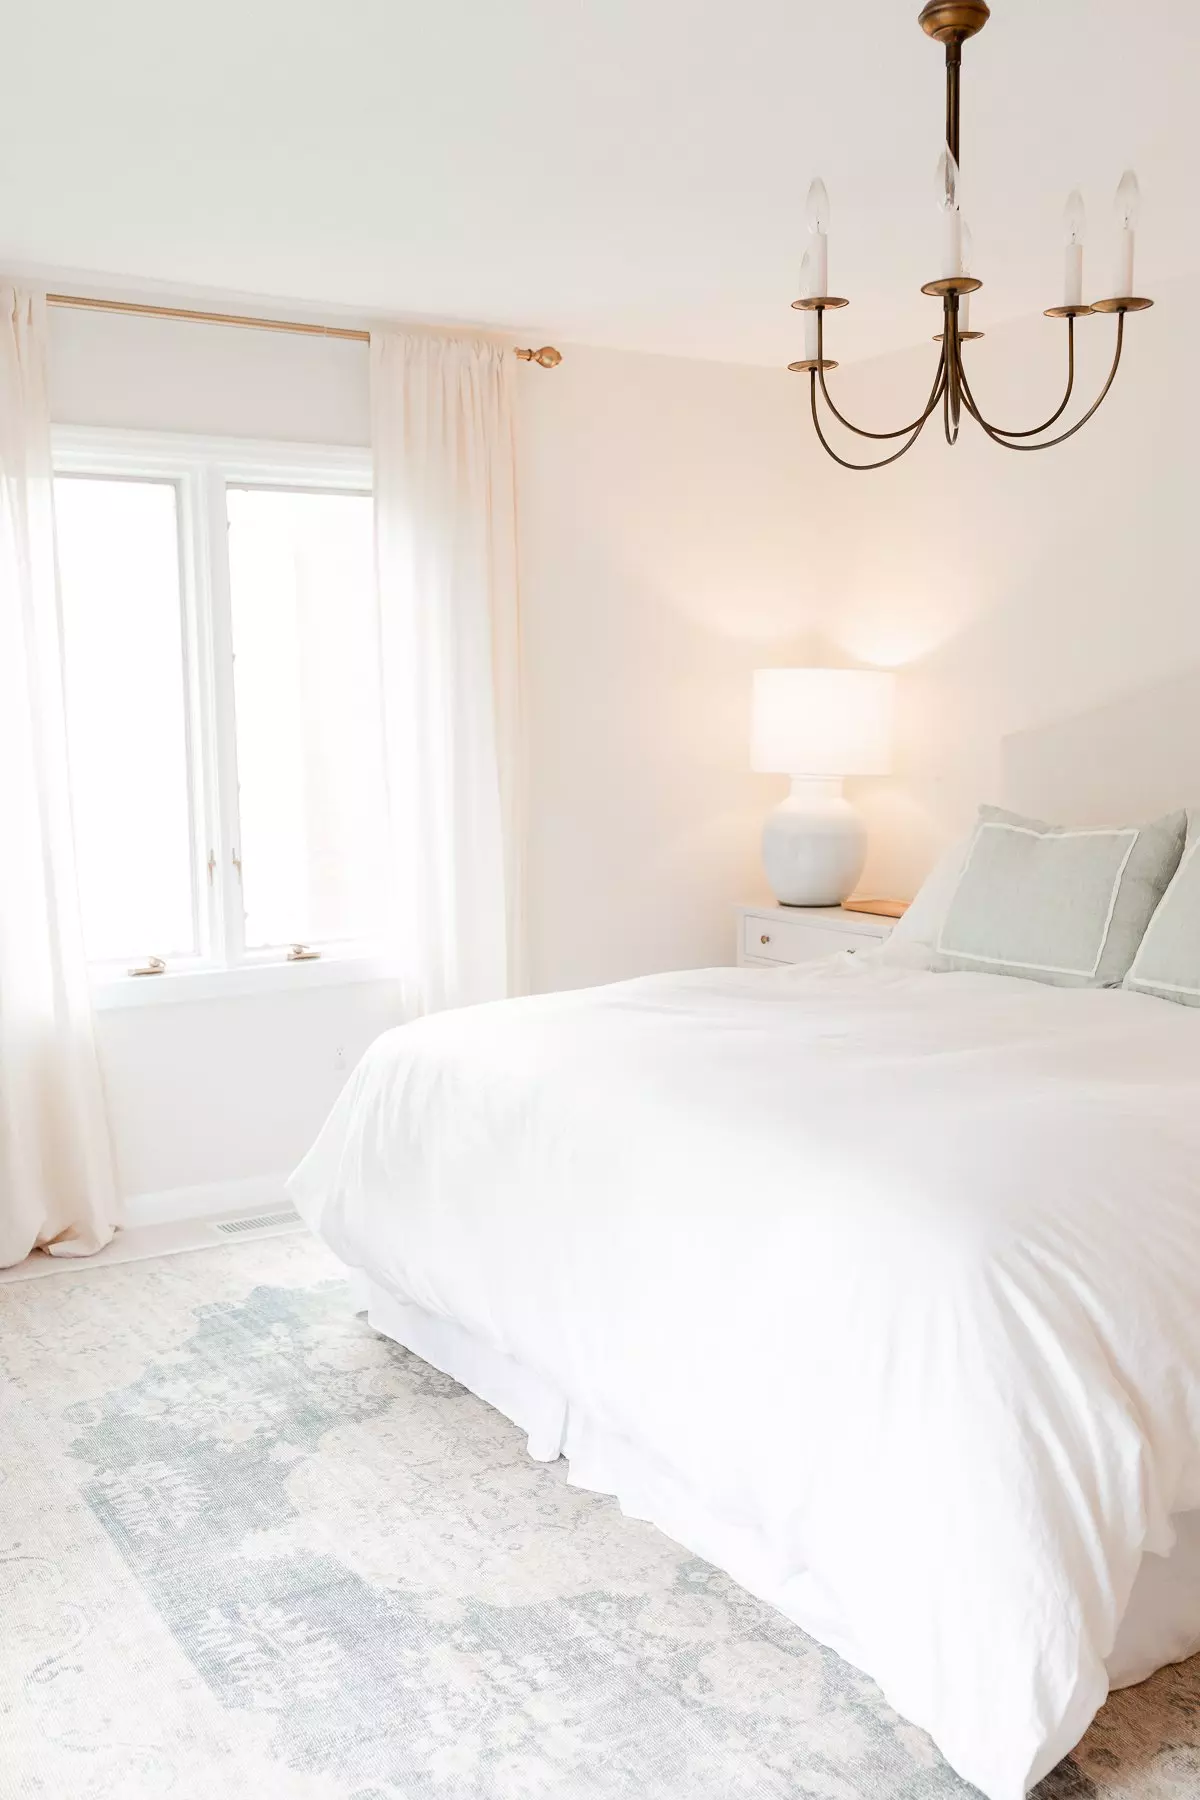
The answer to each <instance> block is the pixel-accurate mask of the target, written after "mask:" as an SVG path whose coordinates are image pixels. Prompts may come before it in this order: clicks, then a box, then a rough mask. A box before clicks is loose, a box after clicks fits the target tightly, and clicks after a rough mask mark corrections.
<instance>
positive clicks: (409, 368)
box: [371, 329, 525, 1011]
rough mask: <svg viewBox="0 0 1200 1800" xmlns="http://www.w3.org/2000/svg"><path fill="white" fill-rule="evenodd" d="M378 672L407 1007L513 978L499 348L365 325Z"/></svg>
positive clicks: (515, 779) (521, 976)
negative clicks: (368, 338) (368, 360)
mask: <svg viewBox="0 0 1200 1800" xmlns="http://www.w3.org/2000/svg"><path fill="white" fill-rule="evenodd" d="M371 420H372V447H373V455H374V475H375V542H376V569H377V575H378V585H379V604H380V641H381V668H382V679H383V706H384V719H385V727H386V740H387V764H388V781H389V793H390V812H391V831H392V863H393V868H394V874H395V882H396V893H395V904H394V907H393V916H394V919H395V924H396V932H395V941H396V950H397V954H398V957H399V960H400V962H401V966H402V968H403V970H404V972H405V975H406V978H407V987H408V990H409V999H410V1003H411V1004H412V1005H413V1007H414V1009H415V1010H418V1011H436V1010H438V1009H439V1008H442V1007H446V1006H460V1005H467V1004H471V1003H473V1002H476V1001H481V1000H495V999H500V998H503V997H504V996H505V995H506V994H511V993H519V992H522V991H523V988H524V982H525V967H524V948H523V946H524V922H523V907H522V837H523V830H522V823H523V821H522V810H523V809H522V792H523V749H522V745H523V733H522V717H521V711H522V709H521V674H520V632H519V617H518V600H517V533H516V478H515V469H514V450H513V370H512V355H511V352H510V351H506V350H505V349H504V348H503V347H502V346H500V345H497V344H492V343H488V342H486V341H484V340H479V339H472V338H440V337H434V336H431V335H429V336H422V335H418V334H409V333H405V332H400V331H389V330H378V331H377V330H374V329H373V330H372V332H371Z"/></svg>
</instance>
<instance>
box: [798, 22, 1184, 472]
mask: <svg viewBox="0 0 1200 1800" xmlns="http://www.w3.org/2000/svg"><path fill="white" fill-rule="evenodd" d="M988 16H989V9H988V7H987V5H986V4H985V0H928V5H926V6H925V7H923V8H922V11H921V14H920V23H921V26H922V28H923V29H924V30H925V31H926V32H927V33H928V34H929V36H930V37H931V38H935V39H936V40H937V42H938V43H941V44H944V45H945V46H946V148H945V149H944V150H943V152H942V155H941V159H940V161H939V163H938V200H939V204H940V207H941V212H942V269H943V273H942V274H941V275H940V276H939V277H938V279H937V280H936V281H927V282H926V283H925V285H924V287H923V288H922V289H921V292H922V293H923V294H932V295H933V296H934V297H935V298H937V299H939V300H940V301H941V303H942V329H941V331H940V332H939V333H938V334H937V336H936V339H935V341H936V342H937V343H940V345H941V353H940V355H939V357H938V365H937V373H936V375H935V376H934V380H933V387H932V388H931V389H930V393H929V399H928V400H927V401H926V403H925V406H924V408H923V410H922V411H921V412H920V413H919V415H918V416H917V417H916V418H915V419H910V420H909V422H908V424H907V425H901V426H898V427H897V429H896V430H895V431H864V430H863V429H862V427H861V426H859V425H854V424H851V422H850V420H849V419H848V418H846V416H845V414H844V413H841V412H839V411H838V409H837V407H836V406H835V405H834V403H833V401H832V400H831V399H830V396H829V389H828V387H827V386H826V383H825V373H826V370H828V369H836V368H837V364H836V362H831V361H830V360H829V359H828V357H826V355H825V314H826V311H828V310H830V309H832V308H835V307H839V306H848V305H849V301H847V300H841V299H838V298H837V297H836V296H833V295H831V294H830V293H829V291H828V290H829V235H828V234H829V196H828V194H827V193H826V191H825V183H824V182H823V181H821V180H817V181H814V182H813V184H812V186H811V187H810V189H809V191H808V229H809V234H810V236H811V238H812V244H811V247H810V248H809V249H808V250H807V251H806V252H805V255H804V262H803V265H802V269H801V282H800V285H801V287H802V288H803V290H804V291H803V293H802V295H801V297H800V299H799V300H793V302H792V305H793V306H794V307H796V308H797V309H798V310H799V311H801V312H803V313H804V314H805V333H804V361H803V362H794V363H789V364H788V367H789V368H790V369H794V370H797V371H798V372H799V373H801V374H806V375H808V377H809V391H810V396H811V401H812V416H813V424H814V425H815V426H816V431H817V436H818V437H819V438H820V440H821V444H822V446H823V448H824V449H825V450H827V451H828V453H829V455H830V456H831V457H832V458H833V460H834V462H836V463H840V464H841V466H842V467H843V468H844V469H882V468H884V467H885V466H886V464H888V463H892V462H895V461H896V459H897V457H900V456H903V455H904V453H905V451H906V450H910V449H911V448H912V446H913V445H914V444H915V443H916V441H917V439H918V438H919V437H920V435H921V433H922V431H923V430H924V429H925V426H926V425H927V423H928V422H929V420H930V419H931V418H932V417H933V415H934V413H935V412H936V411H937V410H938V407H939V406H940V407H941V409H942V423H943V428H944V430H945V434H946V442H947V443H948V444H953V443H955V442H957V439H958V428H959V422H960V420H961V417H962V414H963V412H964V411H966V412H967V413H968V414H969V415H970V416H971V418H973V419H974V420H975V422H976V424H977V425H979V426H981V427H982V429H983V430H984V431H985V432H986V433H987V435H988V437H990V438H991V439H992V441H993V443H997V444H1003V445H1004V446H1005V448H1006V449H1008V450H1049V449H1051V448H1052V447H1053V446H1054V445H1055V444H1061V443H1062V442H1063V441H1064V440H1065V439H1066V438H1069V437H1073V436H1074V434H1075V433H1076V432H1077V431H1079V430H1080V429H1081V427H1082V426H1084V425H1086V424H1087V422H1088V420H1089V419H1090V418H1091V416H1092V414H1093V413H1094V412H1095V411H1096V408H1097V407H1098V406H1099V405H1100V403H1101V401H1102V400H1103V399H1104V398H1105V396H1106V394H1107V393H1108V390H1109V388H1111V386H1112V384H1113V381H1114V379H1115V377H1116V373H1117V368H1118V366H1119V364H1120V361H1121V347H1122V344H1123V342H1124V337H1125V314H1126V313H1129V312H1142V311H1144V310H1145V308H1146V307H1148V306H1152V305H1153V304H1154V302H1153V301H1152V300H1144V299H1139V298H1138V297H1137V296H1136V295H1135V294H1134V293H1133V234H1134V227H1135V226H1136V224H1137V212H1138V184H1137V177H1136V176H1135V175H1134V173H1133V171H1132V169H1127V170H1126V172H1125V174H1124V175H1123V176H1122V178H1121V185H1120V187H1119V188H1118V189H1117V203H1116V210H1117V219H1118V224H1119V227H1120V240H1119V256H1118V263H1117V279H1116V281H1115V283H1114V286H1115V288H1116V290H1117V297H1116V298H1114V299H1111V300H1093V301H1091V302H1090V303H1089V302H1085V301H1084V298H1083V226H1084V213H1083V200H1082V198H1081V196H1080V194H1079V191H1078V189H1076V190H1075V191H1074V192H1073V193H1072V194H1071V196H1070V198H1069V199H1068V201H1067V207H1066V213H1065V217H1064V223H1065V226H1066V249H1065V254H1064V281H1063V303H1062V305H1061V306H1052V307H1050V308H1049V309H1048V310H1047V313H1046V317H1047V318H1048V319H1065V320H1066V322H1067V391H1066V393H1065V394H1064V395H1063V397H1062V401H1061V403H1060V405H1059V406H1058V407H1057V408H1056V409H1055V411H1054V412H1052V413H1051V415H1050V417H1049V418H1048V419H1044V420H1043V421H1042V423H1041V424H1040V425H1031V426H1029V427H1028V428H1027V429H1025V430H1021V431H1017V430H1013V429H1010V428H1009V427H1007V426H1002V425H993V424H992V423H991V421H990V420H988V419H986V418H984V416H983V413H982V412H981V411H980V409H979V406H978V404H977V403H976V400H975V396H974V395H973V394H972V392H971V384H970V382H969V381H968V380H967V374H966V370H965V368H964V366H963V352H962V347H963V345H964V344H966V343H970V342H972V341H973V340H974V339H976V338H980V337H982V336H983V333H982V332H981V331H971V330H970V329H969V326H970V304H971V295H972V294H973V293H974V292H975V291H976V290H977V289H978V288H980V287H982V286H983V283H982V282H981V281H978V280H977V279H976V278H975V276H974V275H972V274H971V272H970V269H971V234H970V232H969V230H968V229H967V227H966V226H965V224H964V223H963V217H962V210H961V205H960V193H959V173H958V171H959V78H960V74H961V70H962V47H963V44H964V42H965V41H966V39H967V38H969V37H974V35H975V33H976V32H977V31H982V30H983V27H984V26H985V25H986V24H987V22H988ZM1088 313H1115V314H1116V315H1117V342H1116V348H1115V351H1114V353H1113V360H1112V367H1111V369H1110V370H1109V372H1108V379H1107V380H1106V381H1105V383H1104V386H1103V387H1102V388H1101V390H1100V393H1099V395H1098V396H1097V398H1096V399H1095V400H1094V401H1093V402H1092V404H1091V406H1089V407H1088V409H1087V411H1086V412H1085V413H1084V415H1083V417H1082V418H1080V419H1077V420H1076V422H1075V423H1074V425H1072V426H1070V427H1069V428H1068V429H1067V430H1066V431H1062V432H1059V434H1058V436H1057V437H1046V436H1045V435H1044V433H1046V432H1048V431H1050V430H1051V429H1052V428H1053V427H1054V426H1055V425H1057V423H1058V421H1059V420H1060V419H1061V418H1062V416H1063V414H1064V413H1065V412H1066V410H1067V407H1068V406H1069V404H1070V401H1071V395H1072V394H1073V392H1074V390H1075V321H1076V319H1080V318H1083V317H1085V316H1086V315H1087V314H1088ZM818 390H819V393H820V398H821V399H822V400H823V401H824V402H825V405H826V406H827V407H828V408H829V411H830V413H831V414H832V415H833V417H834V418H835V419H836V420H837V421H838V423H839V424H840V425H843V426H845V427H846V429H847V430H848V431H852V432H854V433H855V434H856V435H857V436H858V437H864V438H872V439H874V440H875V441H876V442H886V441H887V440H889V439H896V438H903V439H904V442H903V443H902V444H901V445H900V448H899V449H898V450H893V451H891V453H890V454H889V455H887V456H883V457H880V458H878V460H877V461H875V462H865V463H860V462H850V461H848V460H847V459H846V458H845V457H844V456H839V455H838V453H837V451H836V450H835V449H834V448H833V446H832V445H831V444H830V442H829V440H828V438H827V437H826V436H825V433H824V431H823V430H822V429H821V412H820V407H819V405H818Z"/></svg>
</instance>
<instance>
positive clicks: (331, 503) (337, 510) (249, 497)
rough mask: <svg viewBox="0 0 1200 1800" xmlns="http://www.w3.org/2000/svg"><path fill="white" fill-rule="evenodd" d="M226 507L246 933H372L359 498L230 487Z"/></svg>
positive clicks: (271, 940) (263, 939)
mask: <svg viewBox="0 0 1200 1800" xmlns="http://www.w3.org/2000/svg"><path fill="white" fill-rule="evenodd" d="M228 504H229V563H230V580H231V596H232V609H233V652H234V695H235V703H236V709H237V755H238V802H239V808H240V812H241V830H242V843H241V855H242V881H243V898H244V903H245V909H246V942H247V944H248V945H249V946H250V947H252V948H253V947H261V946H266V945H275V944H286V943H291V942H293V941H301V942H314V941H315V942H329V941H332V940H336V939H350V938H357V939H362V938H370V937H373V936H374V935H375V934H376V933H377V931H378V929H379V926H380V922H381V911H382V906H383V891H384V889H383V853H382V845H383V837H384V783H383V754H382V726H381V709H380V704H379V686H378V682H379V675H378V670H379V633H378V623H377V615H376V607H375V593H374V580H373V575H372V546H371V499H370V496H369V495H365V494H329V493H324V494H322V493H298V492H283V491H280V490H277V489H267V488H230V489H229V493H228Z"/></svg>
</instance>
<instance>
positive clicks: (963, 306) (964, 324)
mask: <svg viewBox="0 0 1200 1800" xmlns="http://www.w3.org/2000/svg"><path fill="white" fill-rule="evenodd" d="M974 252H975V240H974V238H973V237H972V236H971V227H970V226H969V225H968V224H967V222H966V220H965V219H964V220H963V227H962V249H961V252H960V254H961V258H962V272H963V274H964V275H969V274H970V273H971V258H972V256H973V255H974ZM958 329H959V331H960V332H965V331H970V329H971V296H970V294H964V295H963V296H962V298H961V299H960V300H959V303H958Z"/></svg>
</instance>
